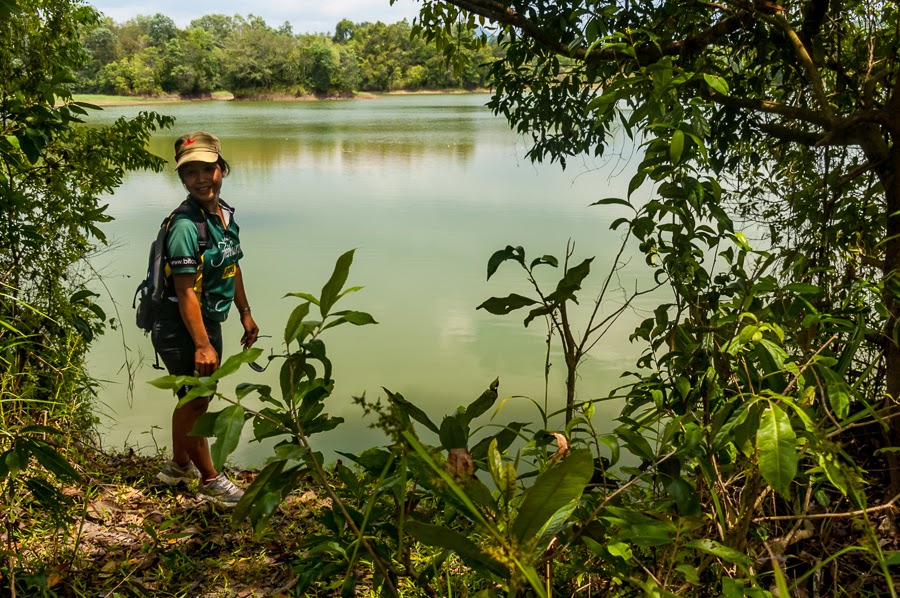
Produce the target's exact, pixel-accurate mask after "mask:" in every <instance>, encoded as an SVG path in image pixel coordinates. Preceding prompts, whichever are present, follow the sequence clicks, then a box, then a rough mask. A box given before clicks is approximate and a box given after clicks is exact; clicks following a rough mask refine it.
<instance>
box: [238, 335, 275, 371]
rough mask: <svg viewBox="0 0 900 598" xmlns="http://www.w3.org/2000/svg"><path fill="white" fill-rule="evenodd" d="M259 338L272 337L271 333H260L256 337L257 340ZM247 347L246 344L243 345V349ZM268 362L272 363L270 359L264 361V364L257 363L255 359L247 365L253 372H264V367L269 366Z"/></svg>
mask: <svg viewBox="0 0 900 598" xmlns="http://www.w3.org/2000/svg"><path fill="white" fill-rule="evenodd" d="M261 338H272V335H271V334H260V335H259V336H257V337H256V339H257V340H259V339H261ZM248 348H249V347H247V345H244V351H246V350H247V349H248ZM270 363H272V360H271V359H270V360H269V361H268V363H266V365H259V364H258V363H256V362H255V361H251V362H250V363H249V364H248V365H249V366H250V369H251V370H253V371H254V372H265V371H266V369H267V368H268V367H269V364H270Z"/></svg>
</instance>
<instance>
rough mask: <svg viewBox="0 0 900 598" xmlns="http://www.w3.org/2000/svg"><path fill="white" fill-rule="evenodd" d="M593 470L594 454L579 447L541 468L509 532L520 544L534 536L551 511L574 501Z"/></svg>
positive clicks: (534, 537)
mask: <svg viewBox="0 0 900 598" xmlns="http://www.w3.org/2000/svg"><path fill="white" fill-rule="evenodd" d="M593 473H594V457H593V455H592V454H591V452H590V451H589V450H587V449H579V450H575V451H572V453H571V454H570V455H569V456H568V457H567V458H566V459H565V460H563V461H562V462H560V463H557V464H555V465H553V466H551V467H550V468H549V469H547V470H546V471H544V472H543V473H542V474H541V475H540V476H538V478H537V480H535V482H534V485H533V486H531V488H529V489H528V490H527V491H526V493H525V499H524V500H523V501H522V505H521V506H520V507H519V514H518V515H517V516H516V519H515V521H513V524H512V528H511V530H512V534H513V537H515V538H516V540H518V541H519V543H520V544H523V543H525V542H530V541H532V540H534V539H536V536H537V535H538V533H539V532H540V530H541V528H543V527H544V525H545V524H546V523H547V522H548V521H550V518H551V517H553V515H554V513H556V512H557V511H559V510H560V509H562V508H563V507H565V506H566V505H568V504H569V503H571V502H573V501H577V500H578V499H579V498H580V497H581V493H582V492H583V491H584V487H585V486H587V484H588V482H590V480H591V476H592V475H593Z"/></svg>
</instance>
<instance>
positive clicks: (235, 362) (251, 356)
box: [207, 349, 262, 385]
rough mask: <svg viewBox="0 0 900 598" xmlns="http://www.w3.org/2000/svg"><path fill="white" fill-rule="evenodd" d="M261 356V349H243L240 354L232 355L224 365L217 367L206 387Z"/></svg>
mask: <svg viewBox="0 0 900 598" xmlns="http://www.w3.org/2000/svg"><path fill="white" fill-rule="evenodd" d="M260 355H262V349H245V350H243V351H241V352H240V353H236V354H235V355H232V356H231V357H229V358H228V359H226V360H225V363H223V364H222V365H220V366H219V369H217V370H216V371H215V372H213V373H212V375H211V376H210V377H209V382H208V383H207V385H211V384H212V383H214V382H216V381H218V380H220V379H221V378H224V377H225V376H227V375H229V374H233V373H234V372H236V371H238V369H239V368H240V367H241V365H242V364H245V363H252V362H254V361H256V360H257V358H258V357H259V356H260Z"/></svg>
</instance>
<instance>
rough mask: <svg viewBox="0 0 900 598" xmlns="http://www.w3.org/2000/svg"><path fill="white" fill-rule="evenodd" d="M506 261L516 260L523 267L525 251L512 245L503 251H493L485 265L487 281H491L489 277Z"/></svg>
mask: <svg viewBox="0 0 900 598" xmlns="http://www.w3.org/2000/svg"><path fill="white" fill-rule="evenodd" d="M506 260H516V261H517V262H519V263H520V264H521V265H523V266H524V265H525V250H524V249H522V248H521V247H513V246H512V245H507V246H506V248H505V249H500V250H498V251H495V252H494V254H493V255H491V258H490V259H489V260H488V265H487V277H488V280H490V279H491V276H493V275H494V272H496V271H497V268H499V267H500V264H502V263H503V262H505V261H506Z"/></svg>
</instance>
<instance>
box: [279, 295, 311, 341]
mask: <svg viewBox="0 0 900 598" xmlns="http://www.w3.org/2000/svg"><path fill="white" fill-rule="evenodd" d="M309 305H310V303H309V302H306V303H301V304H300V305H298V306H297V307H295V308H294V311H292V312H291V315H290V316H289V317H288V321H287V324H286V325H285V327H284V342H285V344H286V345H290V344H291V343H292V342H294V341H295V340H297V337H299V336H300V332H301V331H302V330H303V320H304V319H305V318H306V316H308V315H309ZM300 340H301V342H302V341H303V339H300Z"/></svg>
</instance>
